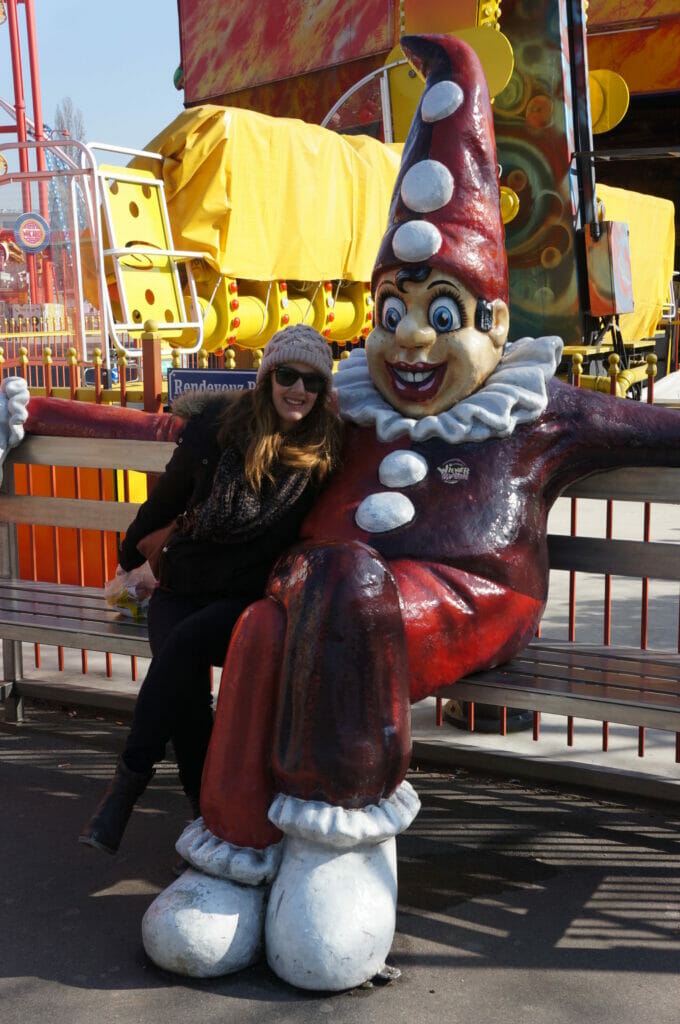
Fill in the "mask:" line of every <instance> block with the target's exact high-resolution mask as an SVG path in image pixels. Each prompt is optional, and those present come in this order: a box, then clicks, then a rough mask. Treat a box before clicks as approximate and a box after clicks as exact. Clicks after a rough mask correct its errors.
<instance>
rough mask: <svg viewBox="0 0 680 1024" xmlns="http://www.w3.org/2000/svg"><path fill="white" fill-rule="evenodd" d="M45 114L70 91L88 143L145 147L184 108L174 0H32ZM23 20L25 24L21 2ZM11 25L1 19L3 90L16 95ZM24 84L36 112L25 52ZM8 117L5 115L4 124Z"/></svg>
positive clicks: (50, 118)
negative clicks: (177, 81)
mask: <svg viewBox="0 0 680 1024" xmlns="http://www.w3.org/2000/svg"><path fill="white" fill-rule="evenodd" d="M35 16H36V26H37V33H38V56H39V59H40V77H41V91H42V99H43V116H44V119H45V122H46V123H47V124H53V123H54V114H55V109H56V106H57V104H58V103H59V102H60V101H61V100H62V99H63V98H64V97H65V96H70V97H71V99H72V100H73V104H74V106H75V107H78V108H80V110H81V111H82V114H83V118H84V121H85V131H86V138H87V141H88V142H92V141H98V142H109V143H113V144H116V145H122V146H131V147H133V148H142V147H143V146H144V145H145V144H146V143H148V142H149V141H150V140H151V139H152V138H153V137H154V135H156V133H157V132H159V131H160V129H161V128H163V127H164V126H165V125H166V124H168V123H169V122H170V121H172V119H173V118H174V117H175V116H176V115H177V114H178V113H179V112H180V111H181V110H182V107H183V99H184V94H183V93H182V92H178V91H177V90H176V89H175V87H174V85H173V81H172V77H173V74H174V72H175V68H176V67H177V65H178V64H179V60H180V58H179V29H178V23H177V0H35ZM19 23H20V25H23V23H24V9H23V5H19ZM9 58H10V49H9V33H8V26H7V23H5V24H3V25H0V96H2V98H3V99H5V100H8V101H9V102H10V103H11V102H13V100H14V91H13V87H12V76H11V71H10V68H9ZM24 89H25V90H26V106H27V112H28V114H29V116H31V115H32V103H31V99H30V75H29V66H28V55H27V52H26V51H25V50H24ZM7 121H8V118H7V117H6V116H5V115H4V113H0V123H5V124H6V123H7Z"/></svg>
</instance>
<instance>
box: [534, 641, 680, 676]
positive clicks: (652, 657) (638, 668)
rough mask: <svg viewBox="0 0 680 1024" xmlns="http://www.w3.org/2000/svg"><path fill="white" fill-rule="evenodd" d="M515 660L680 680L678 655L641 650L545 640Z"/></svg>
mask: <svg viewBox="0 0 680 1024" xmlns="http://www.w3.org/2000/svg"><path fill="white" fill-rule="evenodd" d="M570 648H571V649H570ZM514 660H515V661H534V662H536V663H539V664H542V663H544V662H548V663H550V664H556V665H569V666H572V665H573V666H584V667H585V668H589V667H591V666H593V665H594V664H596V665H597V667H598V669H600V670H601V671H603V672H609V671H613V672H617V671H621V672H625V673H629V674H631V675H633V676H640V675H649V674H652V675H654V676H655V677H656V678H659V679H678V678H679V677H680V671H679V669H680V666H679V664H678V656H677V654H671V653H670V652H669V653H666V652H664V651H641V650H639V649H638V650H636V649H635V648H630V649H629V650H621V649H620V648H616V649H613V648H611V647H601V646H598V645H593V646H590V647H585V646H583V647H581V645H578V646H577V645H575V644H565V646H564V647H562V646H556V647H553V646H552V645H550V644H548V643H546V642H545V641H541V642H540V645H534V644H530V645H529V647H527V648H526V649H525V650H524V651H522V653H521V654H520V655H518V656H517V658H515V659H514Z"/></svg>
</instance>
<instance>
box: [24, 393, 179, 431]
mask: <svg viewBox="0 0 680 1024" xmlns="http://www.w3.org/2000/svg"><path fill="white" fill-rule="evenodd" d="M185 426H186V421H185V420H183V419H181V418H180V417H178V416H173V415H172V414H171V413H152V412H141V411H140V410H139V409H124V408H122V407H121V406H117V405H95V404H94V403H91V402H72V401H70V400H69V399H65V398H40V397H39V396H37V395H33V396H31V399H30V402H29V408H28V419H27V420H26V424H25V430H26V433H27V434H46V435H49V436H62V437H102V438H104V437H113V438H121V439H123V440H126V441H176V440H177V438H178V437H179V435H180V434H181V433H182V431H183V429H184V427H185Z"/></svg>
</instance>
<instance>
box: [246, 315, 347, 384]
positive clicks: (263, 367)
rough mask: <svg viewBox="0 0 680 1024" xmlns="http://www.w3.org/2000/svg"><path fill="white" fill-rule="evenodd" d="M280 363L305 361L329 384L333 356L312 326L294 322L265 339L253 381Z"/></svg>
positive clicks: (325, 342) (260, 378)
mask: <svg viewBox="0 0 680 1024" xmlns="http://www.w3.org/2000/svg"><path fill="white" fill-rule="evenodd" d="M283 363H307V364H308V365H309V366H312V367H313V368H314V369H315V370H316V371H317V373H320V374H321V376H322V377H325V379H326V382H327V383H328V384H329V385H330V383H331V379H332V376H333V355H332V353H331V349H330V345H329V344H328V342H327V341H326V340H325V339H324V338H322V337H321V335H320V334H319V332H318V331H315V330H314V328H313V327H307V326H306V325H305V324H294V325H293V326H292V327H285V328H284V329H283V330H282V331H278V332H277V333H276V334H275V335H274V336H273V337H272V338H271V339H270V340H269V341H268V342H267V346H266V348H265V350H264V355H263V356H262V362H261V363H260V368H259V370H258V371H257V382H258V384H259V383H260V381H262V380H264V378H265V377H266V375H267V374H268V373H269V371H270V370H273V369H274V367H275V366H281V365H282V364H283Z"/></svg>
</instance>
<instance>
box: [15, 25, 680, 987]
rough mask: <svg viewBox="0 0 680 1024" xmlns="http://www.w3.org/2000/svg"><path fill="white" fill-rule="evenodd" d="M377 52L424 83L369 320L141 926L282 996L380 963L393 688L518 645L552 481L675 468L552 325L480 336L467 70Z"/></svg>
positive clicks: (485, 661) (676, 460)
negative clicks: (314, 487)
mask: <svg viewBox="0 0 680 1024" xmlns="http://www.w3.org/2000/svg"><path fill="white" fill-rule="evenodd" d="M402 46H403V49H404V52H405V53H406V54H407V56H408V57H409V59H410V60H411V61H412V63H413V64H414V65H416V66H418V67H419V68H420V69H421V70H422V72H423V74H424V76H425V78H426V86H425V92H424V94H423V96H422V98H421V101H420V104H419V107H418V110H417V111H416V115H415V118H414V121H413V124H412V126H411V130H410V133H409V136H408V139H407V141H406V145H405V148H404V154H403V160H402V167H401V170H400V173H399V177H398V179H397V182H396V186H395V191H394V198H393V201H392V205H391V208H390V215H389V225H388V228H387V231H386V234H385V237H384V239H383V242H382V245H381V248H380V252H379V254H378V259H377V262H376V265H375V271H374V275H373V290H374V295H375V302H376V306H375V309H376V323H375V328H374V330H373V332H372V334H371V335H370V336H369V338H368V339H367V343H366V351H365V352H364V351H359V350H355V351H353V352H352V354H351V357H350V358H349V359H348V360H346V361H344V362H342V363H341V365H340V369H339V371H338V374H337V389H338V395H339V402H340V410H341V412H342V414H343V417H344V419H345V421H346V437H345V450H344V453H343V465H342V468H341V469H340V470H339V471H338V473H337V474H336V475H335V477H334V478H333V480H332V482H331V483H330V485H329V486H328V487H327V488H326V490H325V491H324V492H323V494H322V495H321V497H320V499H319V501H318V503H317V504H316V506H315V507H314V508H313V509H312V512H311V513H310V515H309V517H308V518H307V520H306V522H305V524H304V526H303V531H302V536H301V541H300V543H299V544H298V545H297V546H296V547H295V548H294V549H292V550H291V551H290V552H289V553H288V554H287V555H286V556H284V557H283V558H282V559H281V560H280V561H279V563H278V564H277V566H276V567H275V569H274V572H273V574H272V577H271V579H270V581H269V585H268V589H267V595H266V597H265V598H264V599H263V600H261V601H258V602H256V603H255V604H253V605H251V606H250V607H249V608H248V609H247V610H246V611H245V612H244V614H243V615H242V617H241V619H240V620H239V623H238V625H237V627H236V629H235V631H234V634H233V636H232V640H231V644H230V647H229V652H228V654H227V659H226V663H225V668H224V673H223V678H222V683H221V687H220V694H219V702H218V706H217V712H216V719H215V726H214V730H213V734H212V739H211V744H210V749H209V752H208V758H207V761H206V765H205V769H204V773H203V785H202V790H201V813H202V816H201V817H199V818H197V819H196V821H194V822H192V824H191V825H189V826H188V828H187V829H186V830H185V831H184V832H183V834H182V835H181V837H180V839H179V840H178V843H177V849H178V850H179V852H180V853H181V854H182V856H183V857H184V858H185V860H186V861H187V862H188V863H189V865H190V867H189V868H188V869H187V870H186V871H185V873H184V874H183V875H182V876H181V878H179V879H178V880H177V881H176V882H174V883H173V884H172V885H171V886H170V887H169V888H168V889H166V890H165V891H164V892H163V893H161V894H160V896H158V897H157V898H156V899H155V900H154V902H153V903H152V905H151V906H150V907H149V909H148V910H147V912H146V914H145V917H144V921H143V926H142V932H143V940H144V945H145V948H146V950H147V952H148V954H149V956H150V957H151V958H152V959H153V960H154V961H155V962H156V963H157V964H159V965H160V966H162V967H164V968H166V969H168V970H171V971H176V972H177V973H180V974H186V975H190V976H194V977H210V976H217V975H221V974H227V973H229V972H233V971H236V970H239V969H241V968H243V967H246V966H248V965H249V964H251V963H253V962H254V961H255V960H256V959H257V958H258V957H259V956H260V955H261V953H262V951H263V949H264V951H265V953H266V957H267V960H268V962H269V964H270V966H271V967H272V969H273V970H274V971H275V972H276V973H277V974H278V975H279V976H280V977H281V978H283V979H284V980H286V981H288V982H290V983H291V984H293V985H297V986H299V987H301V988H306V989H315V990H340V989H346V988H350V987H352V986H355V985H358V984H361V983H362V982H364V981H366V980H367V979H369V978H371V977H372V976H373V975H375V974H377V973H378V972H380V970H381V969H382V967H383V965H384V963H385V958H386V956H387V954H388V953H389V950H390V946H391V943H392V939H393V935H394V928H395V914H396V898H397V881H396V853H395V836H396V835H397V834H398V833H400V832H402V831H403V830H404V829H406V828H407V827H408V826H409V824H410V823H411V821H412V820H413V818H414V817H415V815H416V814H417V812H418V807H419V803H418V798H417V796H416V794H415V792H414V790H413V789H412V787H411V786H410V784H409V783H408V782H406V781H405V775H406V771H407V768H408V765H409V759H410V753H411V740H410V731H409V714H410V704H411V702H414V701H418V700H421V699H422V698H423V697H426V696H428V695H429V694H433V693H436V691H437V690H438V689H440V688H441V687H443V686H446V685H449V684H451V683H452V682H454V681H455V680H456V679H459V678H460V677H461V676H463V675H465V674H467V673H469V672H474V671H476V670H480V669H484V668H489V667H492V666H494V665H498V664H500V663H502V662H503V661H505V660H507V659H509V658H511V657H512V656H513V655H515V654H516V653H517V652H518V651H519V650H521V648H522V647H523V646H524V645H525V644H526V643H528V641H529V640H530V639H531V637H532V636H533V635H534V632H535V630H536V626H537V624H538V622H539V620H540V617H541V614H542V611H543V608H544V604H545V600H546V596H547V587H548V555H547V541H546V527H547V517H548V511H549V509H550V506H551V504H552V503H553V501H554V500H555V498H557V496H558V495H559V494H560V492H561V491H562V490H563V489H564V488H565V487H566V486H567V485H568V484H569V483H571V482H572V481H573V480H575V479H576V478H578V477H582V476H585V475H587V474H589V473H593V472H596V471H597V470H601V469H608V468H611V467H615V466H640V465H676V466H677V465H680V415H679V414H677V413H675V412H673V411H671V410H663V409H655V408H653V407H649V406H641V405H639V404H638V403H633V402H625V401H621V400H620V399H615V398H611V397H609V396H607V395H600V394H595V393H593V392H584V391H581V390H579V389H576V388H573V387H570V386H569V385H566V384H562V383H560V382H558V381H556V380H555V379H554V373H555V369H556V366H557V364H558V361H559V358H560V354H561V349H562V344H561V342H560V340H559V339H558V338H554V337H545V338H538V339H532V338H521V339H519V340H514V341H511V342H508V343H507V344H506V341H507V337H508V333H509V322H508V307H507V301H508V282H507V266H506V259H505V252H504V245H503V227H502V223H501V216H500V204H499V189H498V180H497V165H496V152H495V144H494V138H493V130H492V120H491V109H490V104H489V97H488V92H487V88H486V83H485V80H484V75H483V72H482V70H481V67H480V64H479V62H478V60H477V58H476V56H475V54H474V53H473V51H472V50H471V49H470V48H469V47H468V46H466V45H465V44H464V43H463V42H461V41H460V40H457V39H455V38H452V37H447V36H425V37H407V38H406V39H405V40H403V42H402ZM79 406H82V403H71V402H60V401H58V400H54V399H39V398H36V399H33V398H32V399H31V404H30V407H29V419H28V422H27V424H26V429H27V431H28V432H33V433H53V432H54V433H61V434H64V433H68V432H69V431H70V432H71V433H73V434H78V433H79V432H85V433H87V434H88V435H89V436H95V435H96V434H99V435H101V436H116V437H142V436H146V437H176V436H177V434H178V433H179V432H180V431H181V429H182V426H183V424H182V423H181V421H178V420H177V419H176V418H175V417H173V416H150V415H149V414H144V413H141V412H135V411H133V410H125V409H123V410H121V409H117V410H116V409H112V408H101V407H95V409H93V410H92V409H89V408H88V409H85V410H83V409H82V408H79ZM65 420H66V421H68V422H67V424H65ZM68 423H70V424H71V427H68ZM584 439H586V440H585V441H584Z"/></svg>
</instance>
